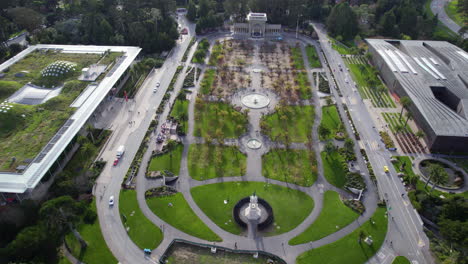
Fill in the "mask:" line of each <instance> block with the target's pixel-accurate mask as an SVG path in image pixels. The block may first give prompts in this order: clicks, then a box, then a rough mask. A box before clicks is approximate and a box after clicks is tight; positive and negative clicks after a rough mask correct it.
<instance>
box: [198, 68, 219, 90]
mask: <svg viewBox="0 0 468 264" xmlns="http://www.w3.org/2000/svg"><path fill="white" fill-rule="evenodd" d="M215 78H216V70H215V69H207V70H206V71H205V74H204V75H203V80H202V81H201V83H200V93H201V94H210V93H211V92H212V91H213V82H214V80H215Z"/></svg>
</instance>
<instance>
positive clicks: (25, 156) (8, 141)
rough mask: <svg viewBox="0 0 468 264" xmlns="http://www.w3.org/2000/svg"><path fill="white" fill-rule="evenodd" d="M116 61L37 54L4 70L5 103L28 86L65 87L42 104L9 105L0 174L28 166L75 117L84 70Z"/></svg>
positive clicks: (1, 123) (0, 126)
mask: <svg viewBox="0 0 468 264" xmlns="http://www.w3.org/2000/svg"><path fill="white" fill-rule="evenodd" d="M115 58H116V56H115V54H114V53H110V54H105V55H104V56H103V55H100V54H73V53H60V52H52V51H34V52H32V53H30V54H29V55H27V56H26V57H24V58H23V59H21V60H20V61H18V62H17V63H15V64H13V65H12V66H11V67H9V68H7V69H5V70H3V74H4V76H3V78H2V79H0V100H1V101H4V100H6V99H8V98H10V97H11V96H12V95H13V94H14V93H15V92H17V91H18V90H20V89H21V88H22V87H23V86H24V85H25V84H28V83H30V84H33V85H36V86H40V87H43V88H54V87H59V86H62V85H63V88H62V90H61V91H60V94H59V95H57V96H55V97H53V98H51V99H49V100H47V101H46V102H42V103H40V104H36V105H26V104H17V103H12V102H8V103H7V105H8V107H9V109H8V110H6V111H2V112H1V113H0V149H1V150H2V151H1V152H0V171H15V169H16V167H17V166H19V165H27V164H28V163H29V162H30V161H31V159H34V157H35V156H36V155H37V154H38V153H39V151H40V150H41V149H42V148H43V147H44V146H45V145H46V143H47V142H48V141H49V140H50V139H51V138H52V137H53V135H54V134H55V133H56V132H57V130H58V129H59V128H60V127H61V126H62V125H63V124H64V123H65V121H66V120H67V119H68V118H69V117H70V116H71V115H72V114H73V112H74V108H71V107H70V104H71V103H72V102H73V101H74V100H75V99H76V98H77V97H78V96H79V95H80V93H81V92H82V91H83V89H84V88H85V87H86V86H87V83H86V82H83V81H78V80H77V78H78V76H79V74H80V71H81V69H82V68H86V67H88V66H89V65H91V64H93V63H97V62H99V61H100V60H101V62H100V63H109V64H110V63H112V62H113V61H114V60H115Z"/></svg>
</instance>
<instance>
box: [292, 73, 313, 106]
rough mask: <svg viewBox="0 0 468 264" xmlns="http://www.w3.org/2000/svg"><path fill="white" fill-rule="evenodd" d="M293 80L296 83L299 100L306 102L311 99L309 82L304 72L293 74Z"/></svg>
mask: <svg viewBox="0 0 468 264" xmlns="http://www.w3.org/2000/svg"><path fill="white" fill-rule="evenodd" d="M294 79H295V80H296V81H297V85H298V86H299V97H300V99H301V100H307V99H310V98H312V90H311V87H310V82H309V79H308V77H307V73H306V72H305V71H298V72H296V73H295V74H294Z"/></svg>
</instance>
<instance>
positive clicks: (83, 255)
mask: <svg viewBox="0 0 468 264" xmlns="http://www.w3.org/2000/svg"><path fill="white" fill-rule="evenodd" d="M90 206H91V207H92V210H94V211H96V202H94V201H93V203H91V204H90ZM77 229H78V232H80V235H81V236H82V237H83V239H84V240H85V241H86V243H88V247H87V248H86V249H85V250H83V251H82V250H81V246H80V242H79V241H78V240H77V239H76V238H75V237H74V236H73V234H71V233H69V234H68V235H67V236H66V237H65V240H66V242H67V245H68V246H69V247H70V249H71V253H72V254H73V256H75V258H77V259H79V260H80V261H82V262H84V263H88V264H93V263H96V264H101V263H117V259H116V258H115V257H114V255H112V252H111V251H110V250H109V248H108V247H107V244H106V241H105V240H104V237H103V236H102V233H101V228H100V226H99V220H98V219H97V218H96V220H95V221H94V223H93V224H92V225H88V224H81V225H80V226H78V228H77Z"/></svg>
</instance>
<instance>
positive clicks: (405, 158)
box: [392, 156, 415, 176]
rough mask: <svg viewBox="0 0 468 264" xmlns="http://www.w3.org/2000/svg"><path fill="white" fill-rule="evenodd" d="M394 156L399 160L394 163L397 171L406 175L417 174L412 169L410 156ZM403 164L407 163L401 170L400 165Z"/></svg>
mask: <svg viewBox="0 0 468 264" xmlns="http://www.w3.org/2000/svg"><path fill="white" fill-rule="evenodd" d="M392 158H395V159H397V160H398V161H397V162H394V163H393V167H395V170H396V171H397V172H403V173H404V174H405V175H411V176H415V173H414V171H413V169H412V162H411V159H410V158H409V157H408V156H393V157H392ZM402 164H405V165H404V166H405V167H404V169H403V171H402V170H400V167H401V165H402Z"/></svg>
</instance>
